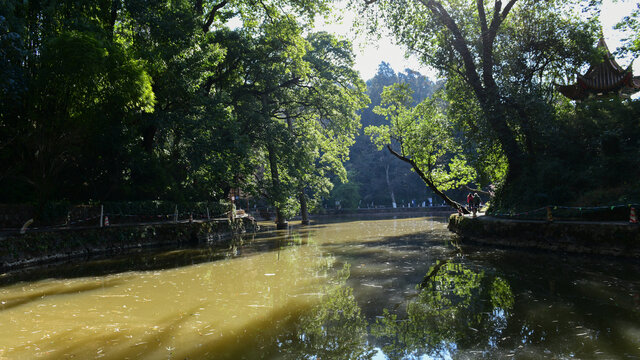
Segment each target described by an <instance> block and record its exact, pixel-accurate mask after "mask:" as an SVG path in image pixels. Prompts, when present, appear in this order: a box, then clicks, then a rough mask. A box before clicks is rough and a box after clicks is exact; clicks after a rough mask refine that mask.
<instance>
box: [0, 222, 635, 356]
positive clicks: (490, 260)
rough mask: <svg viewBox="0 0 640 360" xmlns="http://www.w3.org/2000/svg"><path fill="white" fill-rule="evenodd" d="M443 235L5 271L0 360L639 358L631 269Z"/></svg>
mask: <svg viewBox="0 0 640 360" xmlns="http://www.w3.org/2000/svg"><path fill="white" fill-rule="evenodd" d="M447 221H448V218H447V217H443V216H438V217H429V216H427V217H413V218H398V219H383V218H380V217H377V218H376V217H368V218H353V217H352V218H349V219H345V220H337V219H333V220H332V219H325V220H323V223H316V224H314V225H312V226H310V227H305V228H299V227H294V228H292V229H290V230H281V231H270V232H263V233H258V234H255V235H248V236H247V237H245V238H244V239H242V240H237V241H236V242H234V244H233V245H232V246H231V247H229V248H226V249H218V250H216V249H212V248H209V247H185V248H180V249H171V250H167V249H165V250H163V249H155V250H147V251H140V252H138V253H135V254H128V255H126V256H120V257H113V258H108V259H101V260H93V261H89V262H84V263H77V262H76V263H70V264H66V265H59V266H49V267H39V268H28V269H22V270H19V271H13V272H9V273H5V274H2V275H1V276H0V324H2V327H0V358H9V359H32V358H44V359H59V358H79V359H85V358H98V357H100V358H105V359H127V358H128V359H161V358H176V359H178V358H179V359H186V358H189V359H242V358H245V359H283V358H284V359H305V358H307V359H313V358H318V359H341V360H342V359H387V358H391V359H402V358H425V359H429V358H434V359H440V358H444V359H449V358H489V359H497V358H511V357H513V358H529V359H544V358H549V359H552V358H572V357H573V358H582V359H584V358H589V359H599V358H601V359H612V358H636V357H640V264H638V263H637V262H636V261H632V260H627V259H621V258H609V257H590V256H582V255H572V256H569V255H562V254H557V253H548V252H535V251H521V250H509V251H506V250H502V249H490V248H487V247H474V246H469V245H464V244H462V245H461V244H458V243H457V241H458V236H457V235H455V234H452V233H450V232H449V231H448V230H447Z"/></svg>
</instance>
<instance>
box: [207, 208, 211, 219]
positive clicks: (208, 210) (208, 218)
mask: <svg viewBox="0 0 640 360" xmlns="http://www.w3.org/2000/svg"><path fill="white" fill-rule="evenodd" d="M207 220H211V217H209V207H208V206H207Z"/></svg>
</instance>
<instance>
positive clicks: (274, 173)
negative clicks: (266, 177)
mask: <svg viewBox="0 0 640 360" xmlns="http://www.w3.org/2000/svg"><path fill="white" fill-rule="evenodd" d="M267 151H268V152H269V167H270V168H271V182H272V185H273V192H274V193H273V194H271V197H272V199H274V200H275V199H277V198H278V197H279V196H280V193H281V189H280V187H281V184H280V175H279V174H278V161H277V159H276V150H275V149H274V148H273V146H272V145H269V146H267ZM274 205H275V207H276V229H278V230H280V229H286V228H287V220H286V219H285V218H284V215H283V214H282V209H281V208H280V207H281V206H282V205H280V204H278V202H277V201H274Z"/></svg>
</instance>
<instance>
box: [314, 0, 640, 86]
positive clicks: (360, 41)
mask: <svg viewBox="0 0 640 360" xmlns="http://www.w3.org/2000/svg"><path fill="white" fill-rule="evenodd" d="M639 1H640V0H617V1H615V2H614V1H613V0H603V6H602V13H601V21H602V30H603V33H604V38H605V41H606V42H607V45H608V46H609V50H610V51H611V52H613V51H615V49H616V48H617V47H618V46H619V45H620V41H621V39H622V38H624V37H625V35H624V34H623V33H622V32H621V31H618V30H614V29H613V26H614V25H615V24H616V23H618V22H620V20H622V18H623V17H625V16H627V15H629V14H631V12H632V11H633V9H635V8H636V6H637V4H638V2H639ZM334 12H335V13H336V15H338V14H339V15H341V16H342V18H343V20H342V21H341V23H335V22H332V23H327V22H326V21H319V22H318V23H317V24H316V28H315V30H318V31H319V30H324V31H327V32H329V33H333V34H336V35H339V36H342V37H344V38H346V39H349V40H351V41H352V42H353V46H354V51H355V54H356V64H355V68H356V70H358V71H359V72H360V75H361V77H362V78H363V79H365V80H367V79H370V78H372V77H373V76H374V75H375V73H376V72H377V70H378V65H379V64H380V62H382V61H386V62H388V63H389V64H390V65H391V67H392V68H393V69H394V70H395V71H403V70H404V69H406V68H409V69H412V70H415V71H419V72H420V73H422V74H425V75H427V76H428V77H429V78H431V79H432V80H435V79H437V74H436V72H435V71H434V70H432V69H430V68H428V67H425V66H423V65H421V64H420V63H419V61H418V59H417V57H415V56H409V57H405V50H404V48H402V47H400V46H397V45H395V44H394V43H393V41H392V39H391V38H390V37H384V36H383V37H381V38H380V39H379V40H373V39H369V40H367V39H365V36H364V35H355V33H354V31H353V30H352V28H351V27H352V22H353V19H354V17H355V13H354V12H352V11H350V10H348V9H346V8H345V7H336V8H335V9H334ZM594 45H595V44H594ZM630 62H631V59H630V58H628V59H618V63H619V64H620V66H622V67H626V66H628V65H629V63H630ZM633 72H634V74H635V75H640V60H639V61H637V62H634V66H633Z"/></svg>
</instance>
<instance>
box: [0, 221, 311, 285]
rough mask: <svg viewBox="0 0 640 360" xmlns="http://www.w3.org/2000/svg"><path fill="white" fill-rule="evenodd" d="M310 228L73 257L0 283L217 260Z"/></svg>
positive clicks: (271, 246) (284, 241)
mask: <svg viewBox="0 0 640 360" xmlns="http://www.w3.org/2000/svg"><path fill="white" fill-rule="evenodd" d="M310 231H312V229H309V228H306V229H298V230H295V231H294V230H290V231H286V230H278V231H270V232H262V233H247V234H242V235H240V236H235V237H234V238H233V239H232V241H231V242H230V244H229V245H228V246H219V245H218V246H215V245H214V246H200V247H192V246H191V247H175V246H173V247H159V248H146V249H136V250H131V251H129V252H127V253H124V254H119V255H115V256H113V255H110V256H96V257H91V258H88V259H75V260H72V261H70V262H64V263H53V264H48V265H42V266H34V267H29V268H25V269H19V270H15V271H11V272H8V273H5V274H0V286H8V285H11V284H15V283H18V282H35V281H40V280H44V279H73V278H80V277H89V276H106V275H111V274H118V273H123V272H129V271H154V270H163V269H172V268H179V267H183V266H190V265H196V264H201V263H206V262H213V261H220V260H225V259H229V258H235V257H239V256H248V255H251V254H255V253H262V252H269V251H277V250H278V249H281V248H283V247H287V246H295V245H303V244H305V243H306V241H307V240H306V239H307V238H308V237H309V232H310Z"/></svg>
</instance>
